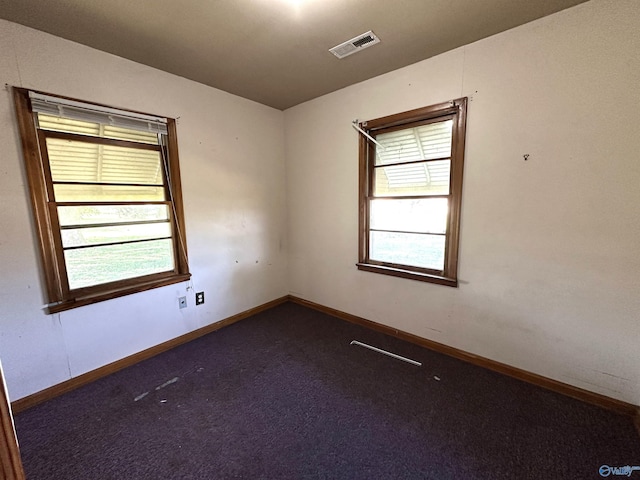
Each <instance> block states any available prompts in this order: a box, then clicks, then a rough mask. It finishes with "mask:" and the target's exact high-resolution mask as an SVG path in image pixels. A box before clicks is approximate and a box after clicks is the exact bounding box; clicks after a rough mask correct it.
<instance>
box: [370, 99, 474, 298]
mask: <svg viewBox="0 0 640 480" xmlns="http://www.w3.org/2000/svg"><path fill="white" fill-rule="evenodd" d="M466 107H467V99H466V98H461V99H458V100H454V101H452V102H447V103H443V104H439V105H433V106H430V107H425V108H420V109H417V110H412V111H410V112H405V113H400V114H397V115H391V116H388V117H384V118H378V119H375V120H370V121H368V122H364V123H362V124H361V125H360V127H361V129H362V130H363V131H365V132H366V133H367V134H368V135H369V136H370V137H371V138H373V139H375V142H373V141H371V140H370V139H368V138H366V136H364V135H362V136H361V137H360V225H359V231H360V247H359V262H358V264H357V265H358V268H359V269H360V270H365V271H370V272H377V273H383V274H387V275H394V276H399V277H404V278H411V279H415V280H422V281H426V282H433V283H439V284H443V285H449V286H454V287H455V286H457V284H458V280H457V265H458V236H459V230H460V206H461V200H462V171H463V162H464V140H465V124H466Z"/></svg>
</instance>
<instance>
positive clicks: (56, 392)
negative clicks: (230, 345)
mask: <svg viewBox="0 0 640 480" xmlns="http://www.w3.org/2000/svg"><path fill="white" fill-rule="evenodd" d="M288 300H289V297H288V296H284V297H280V298H276V299H275V300H271V301H270V302H267V303H263V304H262V305H258V306H257V307H254V308H250V309H248V310H245V311H243V312H240V313H237V314H235V315H232V316H230V317H227V318H225V319H222V320H220V321H218V322H215V323H212V324H209V325H205V326H204V327H201V328H198V329H197V330H193V331H191V332H188V333H185V334H184V335H181V336H179V337H176V338H173V339H171V340H167V341H166V342H163V343H160V344H158V345H155V346H153V347H150V348H147V349H146V350H142V351H140V352H138V353H134V354H133V355H129V356H128V357H124V358H121V359H120V360H116V361H115V362H112V363H109V364H107V365H104V366H102V367H99V368H96V369H95V370H91V371H89V372H86V373H83V374H82V375H78V376H77V377H72V378H70V379H69V380H65V381H64V382H61V383H58V384H56V385H53V386H51V387H48V388H45V389H44V390H40V391H39V392H35V393H32V394H31V395H27V396H26V397H23V398H20V399H18V400H15V401H13V402H11V410H12V411H13V413H14V414H16V413H20V412H22V411H24V410H27V409H29V408H31V407H34V406H36V405H38V404H40V403H43V402H46V401H47V400H51V399H53V398H55V397H57V396H60V395H62V394H64V393H67V392H70V391H72V390H75V389H76V388H79V387H82V386H83V385H87V384H89V383H91V382H93V381H95V380H98V379H100V378H102V377H106V376H107V375H110V374H112V373H115V372H117V371H119V370H122V369H124V368H127V367H130V366H132V365H135V364H136V363H139V362H141V361H143V360H147V359H148V358H151V357H155V356H156V355H159V354H161V353H163V352H166V351H168V350H171V349H172V348H175V347H177V346H179V345H182V344H184V343H187V342H190V341H192V340H195V339H197V338H199V337H202V336H204V335H207V334H209V333H211V332H215V331H216V330H219V329H221V328H223V327H226V326H228V325H231V324H233V323H236V322H239V321H240V320H244V319H245V318H248V317H251V316H252V315H255V314H257V313H260V312H263V311H265V310H269V309H271V308H273V307H276V306H278V305H280V304H282V303H286V302H287V301H288Z"/></svg>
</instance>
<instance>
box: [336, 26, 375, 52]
mask: <svg viewBox="0 0 640 480" xmlns="http://www.w3.org/2000/svg"><path fill="white" fill-rule="evenodd" d="M376 43H380V39H379V38H378V37H377V36H376V34H375V33H373V32H372V31H371V30H369V31H368V32H366V33H363V34H362V35H358V36H357V37H355V38H352V39H351V40H347V41H346V42H344V43H341V44H340V45H336V46H335V47H333V48H330V49H329V51H330V52H331V53H333V54H334V55H335V56H336V57H338V58H344V57H348V56H349V55H351V54H353V53H356V52H359V51H360V50H364V49H365V48H368V47H370V46H372V45H375V44H376Z"/></svg>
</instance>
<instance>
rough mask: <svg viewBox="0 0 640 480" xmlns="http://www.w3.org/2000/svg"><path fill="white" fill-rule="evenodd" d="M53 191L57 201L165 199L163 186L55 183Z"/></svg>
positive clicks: (142, 200)
mask: <svg viewBox="0 0 640 480" xmlns="http://www.w3.org/2000/svg"><path fill="white" fill-rule="evenodd" d="M53 191H54V194H55V198H56V202H123V201H132V202H145V201H160V202H161V201H163V200H164V199H165V198H164V195H165V192H164V188H163V187H132V186H128V185H72V184H71V185H63V184H55V185H54V186H53Z"/></svg>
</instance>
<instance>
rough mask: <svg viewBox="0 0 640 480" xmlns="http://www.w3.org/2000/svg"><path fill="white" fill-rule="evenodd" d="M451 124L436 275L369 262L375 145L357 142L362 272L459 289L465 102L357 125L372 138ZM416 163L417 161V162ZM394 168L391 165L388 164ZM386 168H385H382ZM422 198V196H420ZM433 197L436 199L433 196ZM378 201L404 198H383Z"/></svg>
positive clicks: (384, 263) (360, 264) (432, 107)
mask: <svg viewBox="0 0 640 480" xmlns="http://www.w3.org/2000/svg"><path fill="white" fill-rule="evenodd" d="M448 119H452V120H453V136H452V142H451V171H450V183H449V184H450V187H449V188H450V192H449V195H447V197H448V198H449V200H450V204H449V218H448V222H447V233H446V243H445V262H444V269H443V271H435V270H429V269H424V268H418V267H411V266H406V265H397V264H393V263H388V262H380V261H375V260H371V259H370V258H369V231H370V225H369V201H370V199H371V198H373V196H372V192H373V170H374V169H375V165H374V159H375V148H376V146H375V144H374V143H373V142H371V141H369V140H368V139H367V138H366V137H365V136H364V135H361V136H360V140H359V146H358V147H359V148H358V151H359V172H360V175H359V182H358V189H359V211H358V217H359V221H358V237H359V241H358V262H357V264H356V266H357V268H358V269H359V270H362V271H367V272H374V273H380V274H383V275H391V276H395V277H401V278H408V279H412V280H418V281H423V282H429V283H436V284H439V285H447V286H451V287H457V286H458V251H459V243H460V217H461V209H462V179H463V173H464V149H465V136H466V120H467V98H466V97H464V98H459V99H456V100H452V101H450V102H445V103H440V104H436V105H431V106H428V107H424V108H418V109H415V110H411V111H408V112H404V113H398V114H394V115H389V116H386V117H381V118H377V119H374V120H369V121H366V122H363V123H361V124H360V127H361V128H362V129H363V130H364V131H366V132H367V133H368V134H370V135H372V136H373V137H375V136H376V135H377V134H379V133H386V132H390V131H396V130H401V129H404V128H409V127H414V126H418V125H424V124H428V123H433V122H438V121H444V120H448ZM416 162H419V161H416ZM390 165H393V164H390ZM385 166H387V165H386V164H385ZM420 197H421V198H423V197H424V196H420ZM431 197H432V196H429V198H431ZM434 197H437V195H436V196H434ZM378 198H391V199H393V198H407V197H393V196H385V197H378Z"/></svg>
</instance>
